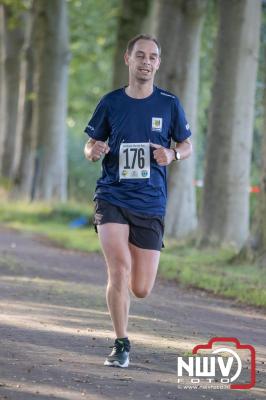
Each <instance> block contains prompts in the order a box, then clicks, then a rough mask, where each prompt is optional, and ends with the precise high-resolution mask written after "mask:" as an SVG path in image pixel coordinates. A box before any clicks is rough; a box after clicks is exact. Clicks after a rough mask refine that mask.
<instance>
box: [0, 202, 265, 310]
mask: <svg viewBox="0 0 266 400" xmlns="http://www.w3.org/2000/svg"><path fill="white" fill-rule="evenodd" d="M92 214H93V206H92V205H87V204H85V205H84V204H75V203H68V204H64V205H62V204H58V205H47V204H42V203H36V204H25V203H7V202H2V203H0V222H1V224H3V225H6V226H9V227H13V228H16V229H19V230H22V231H28V232H36V233H40V234H44V235H45V236H46V237H48V238H49V239H51V240H53V241H54V242H55V243H57V244H59V245H60V246H63V247H66V248H70V249H75V250H81V251H87V252H92V251H93V252H99V251H100V246H99V242H98V238H97V235H96V234H95V232H94V229H93V226H92ZM80 217H82V219H85V220H86V221H87V224H86V225H85V226H84V227H83V228H76V229H75V228H73V227H71V226H73V221H74V222H76V223H78V222H79V221H80ZM233 255H234V253H233V250H231V249H220V250H217V249H213V248H209V249H204V250H199V249H197V248H196V247H195V246H193V245H191V244H187V243H176V242H172V241H171V243H170V242H169V243H168V242H167V240H166V249H165V250H164V251H163V252H162V255H161V261H160V269H159V274H160V276H161V277H163V278H165V279H170V280H175V281H178V282H179V283H181V284H182V285H184V286H189V287H195V288H200V289H204V290H207V291H209V292H212V293H214V294H219V295H221V296H225V297H230V298H234V299H237V300H238V301H240V302H243V303H245V304H250V305H255V306H260V307H266V274H265V271H264V270H263V269H262V268H261V267H259V266H258V265H255V264H254V265H251V264H236V263H232V262H231V259H232V256H233Z"/></svg>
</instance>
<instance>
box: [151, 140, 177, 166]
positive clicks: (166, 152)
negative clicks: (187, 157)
mask: <svg viewBox="0 0 266 400" xmlns="http://www.w3.org/2000/svg"><path fill="white" fill-rule="evenodd" d="M150 146H151V147H153V148H154V149H155V150H154V151H153V156H154V158H155V160H156V162H157V164H159V165H160V166H162V167H163V166H166V165H169V164H171V162H172V161H173V160H174V159H175V154H174V151H173V149H167V148H166V147H163V146H161V145H160V144H155V143H150Z"/></svg>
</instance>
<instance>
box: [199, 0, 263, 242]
mask: <svg viewBox="0 0 266 400" xmlns="http://www.w3.org/2000/svg"><path fill="white" fill-rule="evenodd" d="M260 14H261V2H260V0H253V1H250V0H222V1H221V0H220V1H219V18H220V22H219V31H218V38H217V55H216V67H215V76H214V85H213V94H212V96H213V97H212V106H211V112H210V116H209V128H208V146H207V158H206V171H205V180H204V191H203V208H202V218H201V242H202V243H215V244H220V243H222V242H225V243H233V244H234V245H236V246H238V247H241V246H242V245H243V243H244V242H245V240H246V239H247V237H248V234H249V174H250V158H251V145H252V133H253V114H254V97H255V96H254V95H255V85H256V74H257V64H258V47H259V32H260Z"/></svg>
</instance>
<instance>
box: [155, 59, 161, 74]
mask: <svg viewBox="0 0 266 400" xmlns="http://www.w3.org/2000/svg"><path fill="white" fill-rule="evenodd" d="M160 64H161V57H159V58H158V64H157V67H156V71H157V70H158V69H159V68H160Z"/></svg>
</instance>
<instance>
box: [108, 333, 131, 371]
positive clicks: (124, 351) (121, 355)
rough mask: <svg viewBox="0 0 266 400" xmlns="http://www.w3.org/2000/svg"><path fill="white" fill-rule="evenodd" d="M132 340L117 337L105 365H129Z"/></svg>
mask: <svg viewBox="0 0 266 400" xmlns="http://www.w3.org/2000/svg"><path fill="white" fill-rule="evenodd" d="M129 351H130V342H129V340H128V339H123V340H121V339H116V340H115V344H114V346H113V349H112V351H111V353H110V354H109V356H108V357H107V358H106V360H105V362H104V365H108V366H109V367H120V368H126V367H128V365H129Z"/></svg>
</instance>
